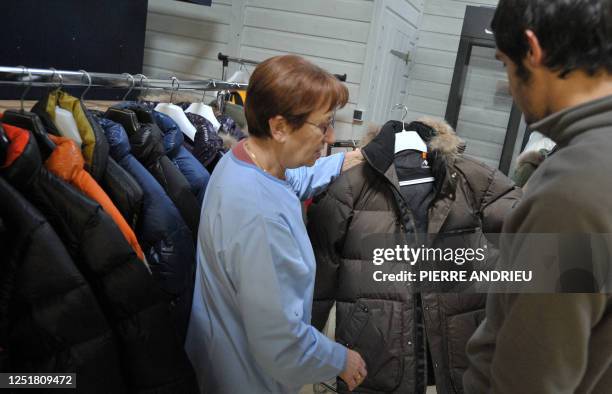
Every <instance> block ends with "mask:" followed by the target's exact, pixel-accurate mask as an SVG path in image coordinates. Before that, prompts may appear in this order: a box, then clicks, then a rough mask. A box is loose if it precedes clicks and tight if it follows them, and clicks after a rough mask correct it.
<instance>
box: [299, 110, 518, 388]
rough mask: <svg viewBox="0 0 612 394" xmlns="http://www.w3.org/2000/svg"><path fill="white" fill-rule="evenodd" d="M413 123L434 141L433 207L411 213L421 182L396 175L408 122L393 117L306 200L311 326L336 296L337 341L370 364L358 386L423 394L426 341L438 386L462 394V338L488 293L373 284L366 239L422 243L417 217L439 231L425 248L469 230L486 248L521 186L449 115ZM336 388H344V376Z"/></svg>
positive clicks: (473, 241)
mask: <svg viewBox="0 0 612 394" xmlns="http://www.w3.org/2000/svg"><path fill="white" fill-rule="evenodd" d="M408 129H410V130H416V131H418V132H419V134H420V135H421V137H422V138H423V140H424V141H425V142H426V143H427V144H428V147H429V157H428V160H429V165H430V166H431V171H432V175H433V176H434V178H435V180H436V181H435V183H434V184H433V185H432V186H433V188H432V189H430V192H429V193H427V194H429V195H430V196H431V197H432V198H431V200H430V201H427V204H426V205H425V206H428V207H429V209H428V210H427V209H426V210H425V212H421V215H415V213H416V212H412V211H411V210H410V208H409V207H410V206H414V204H415V202H414V201H413V197H414V193H415V190H416V191H417V193H419V190H421V191H422V189H419V188H417V189H414V188H412V189H408V190H406V189H402V188H400V187H399V184H398V175H397V174H398V172H400V169H402V170H405V169H406V168H407V167H406V163H405V162H403V160H405V159H402V158H405V157H406V156H403V155H402V154H399V155H397V156H395V155H394V146H395V133H396V132H399V131H401V130H402V123H400V122H394V121H392V122H388V123H387V124H386V125H385V126H384V127H383V129H382V131H381V132H380V134H379V135H378V136H376V138H375V139H374V140H373V141H372V142H371V143H369V144H368V145H367V146H366V147H365V148H364V149H363V155H364V157H365V158H366V162H365V163H364V164H362V165H358V166H356V167H354V168H352V169H351V170H349V171H347V172H345V173H344V174H343V175H342V176H340V177H339V178H338V179H337V180H336V181H335V182H334V183H333V184H332V185H331V186H330V188H329V189H328V191H327V192H326V193H325V194H323V195H321V196H319V197H318V198H317V199H316V200H315V202H314V204H313V205H312V206H311V207H310V208H309V214H308V219H309V220H308V229H309V235H310V237H311V240H312V244H313V248H314V250H315V255H316V259H317V277H316V284H315V295H314V299H315V301H314V305H313V324H314V325H315V326H316V327H319V328H322V327H323V325H324V324H325V321H326V320H327V317H328V314H329V310H330V308H331V306H332V304H333V302H334V301H336V308H337V309H336V325H337V329H336V339H337V340H338V341H340V342H342V343H344V344H347V345H348V346H349V347H351V348H354V349H355V350H357V351H358V352H359V353H361V354H362V356H363V357H364V359H365V362H366V364H367V368H368V376H367V378H366V380H365V381H364V382H363V384H362V385H361V386H359V388H357V390H356V391H357V392H364V393H380V392H394V393H421V392H424V391H425V387H426V385H427V369H428V365H427V344H429V348H430V350H431V358H432V364H433V367H434V368H433V370H434V373H435V379H436V385H437V389H438V393H441V394H442V393H454V392H462V385H461V376H462V373H463V372H464V371H465V369H466V368H467V358H466V354H465V345H466V343H467V340H468V339H469V338H470V336H471V335H472V333H473V332H474V331H475V329H476V327H478V324H479V323H480V320H481V319H482V317H483V315H484V310H483V308H484V304H485V297H484V295H480V294H440V293H436V294H434V293H422V294H421V293H418V292H415V291H412V290H410V289H411V286H409V285H407V284H406V283H404V282H375V281H374V280H373V277H372V274H373V272H374V271H375V270H376V269H377V268H376V267H375V266H374V265H373V263H372V254H371V250H370V251H369V252H368V247H367V244H368V242H370V243H372V242H373V243H374V245H375V247H386V246H388V247H393V246H394V245H393V244H395V245H397V242H396V241H393V242H392V243H391V242H390V244H389V245H386V246H385V245H382V243H380V244H379V245H376V243H377V242H379V241H377V238H376V237H378V236H381V235H382V236H387V238H389V237H388V236H389V235H394V236H395V237H396V239H398V240H399V241H400V242H405V243H406V244H407V245H409V246H411V247H419V246H420V245H421V241H419V242H418V244H417V243H416V242H414V236H415V234H416V233H417V232H418V231H417V227H420V223H419V222H418V219H419V216H420V217H421V218H422V217H425V223H424V228H426V231H427V233H429V234H433V235H431V236H429V238H430V239H429V240H427V241H425V242H428V243H427V245H428V246H430V247H440V245H441V244H440V242H442V241H441V240H442V239H443V238H445V237H446V236H449V235H455V236H460V237H461V238H464V237H465V243H466V244H467V245H464V246H466V247H471V248H479V247H482V246H483V245H484V243H485V240H484V238H483V233H494V232H499V231H500V230H501V226H502V222H503V219H504V216H505V215H506V213H507V212H508V211H509V210H510V209H511V208H512V206H513V205H514V204H515V203H516V201H517V199H518V198H519V197H520V189H517V188H515V187H514V185H513V184H512V182H511V181H510V180H509V179H508V178H506V177H505V176H504V175H503V174H502V173H500V172H499V171H497V170H493V169H491V168H488V167H486V166H485V165H484V164H481V163H479V162H476V161H475V160H472V159H469V158H467V157H464V156H463V155H462V154H461V153H460V152H461V151H462V143H461V141H460V140H459V138H458V137H457V136H456V135H455V133H454V131H453V130H452V129H451V128H450V126H448V125H447V124H446V123H444V122H441V121H436V120H433V119H425V120H423V122H413V124H411V125H409V126H408ZM430 185H431V184H430ZM425 197H427V196H426V195H424V196H422V198H421V199H422V200H423V201H426V200H425V199H424V198H425ZM423 214H425V215H423ZM415 218H416V220H417V222H416V223H415ZM417 236H418V235H417ZM381 239H382V238H381ZM386 241H389V239H386ZM364 246H365V247H364ZM389 264H391V268H390V269H393V267H395V266H398V264H397V263H389ZM393 264H396V265H395V266H394V265H393ZM450 265H451V269H452V268H453V267H452V266H453V265H454V264H450ZM447 266H448V264H447ZM383 267H389V265H385V266H383ZM398 269H399V268H398ZM402 269H404V268H402ZM425 338H427V341H426V340H425ZM339 387H340V389H341V391H346V386H345V385H344V384H343V383H342V382H340V383H339Z"/></svg>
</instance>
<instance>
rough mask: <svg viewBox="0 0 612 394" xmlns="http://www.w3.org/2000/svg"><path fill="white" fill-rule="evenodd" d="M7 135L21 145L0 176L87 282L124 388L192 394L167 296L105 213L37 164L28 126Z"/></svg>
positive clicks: (190, 374)
mask: <svg viewBox="0 0 612 394" xmlns="http://www.w3.org/2000/svg"><path fill="white" fill-rule="evenodd" d="M6 127H9V126H6ZM13 135H14V136H21V137H18V138H23V136H25V138H27V143H26V144H25V146H24V149H23V151H21V152H20V151H13V154H14V155H16V156H17V157H16V159H15V160H14V162H12V163H10V165H8V166H6V167H5V168H3V169H2V170H1V171H0V174H1V175H2V176H4V178H5V179H7V180H8V181H9V183H11V184H12V185H13V186H15V187H16V188H17V189H18V190H20V191H21V192H22V193H23V194H25V195H27V196H28V198H29V200H30V201H31V202H32V203H33V204H34V205H35V206H36V207H37V208H38V209H39V210H40V211H41V212H42V213H43V214H44V215H45V217H47V219H48V220H49V222H50V223H51V224H52V226H53V228H54V229H55V231H56V232H57V234H58V235H59V237H60V238H61V240H62V242H63V244H64V245H65V246H66V249H67V250H68V252H69V253H70V255H71V257H72V258H73V260H74V262H75V264H76V265H77V267H78V269H79V270H80V271H81V272H82V273H83V276H84V277H85V279H86V280H87V281H88V282H89V283H90V285H91V286H92V288H93V290H94V294H95V296H96V298H97V299H98V302H99V304H100V306H101V308H102V311H103V312H104V314H105V315H106V318H107V319H108V321H109V322H110V325H111V327H112V328H113V331H114V333H115V335H116V337H117V340H118V341H119V349H120V362H121V371H122V374H123V376H124V377H125V379H126V386H127V387H128V390H129V391H130V392H139V393H162V392H164V393H176V392H195V391H196V390H197V386H196V381H195V376H194V373H193V368H192V367H191V364H190V363H189V360H188V359H187V355H186V354H185V351H184V350H183V346H182V343H181V341H180V340H179V339H178V335H177V333H176V329H175V327H174V324H173V322H172V318H171V316H170V307H169V302H168V297H167V296H165V295H164V293H163V292H162V291H161V289H160V288H159V287H158V286H157V284H156V283H155V282H154V281H153V278H152V277H151V275H150V274H149V272H148V270H147V268H146V267H145V265H144V264H143V263H142V262H141V261H140V260H139V259H138V257H137V256H136V254H135V253H134V251H133V250H132V248H131V247H130V246H129V244H128V243H127V241H126V240H125V238H124V237H123V235H122V234H121V232H120V231H119V229H118V228H117V226H116V225H115V223H114V222H113V220H112V219H111V217H110V216H108V215H107V214H106V213H105V212H104V211H103V210H102V208H101V207H100V206H99V205H98V204H96V203H94V202H93V201H91V200H90V199H89V198H87V197H85V196H83V195H82V194H80V193H79V192H78V191H77V190H76V189H74V188H72V187H71V186H69V185H67V184H66V183H64V182H63V181H61V180H60V179H58V178H57V177H55V176H54V175H53V174H51V173H49V172H48V171H47V170H46V169H45V168H44V167H43V166H42V162H41V160H40V155H39V153H38V148H37V144H36V141H35V140H34V139H33V138H32V137H31V135H30V133H29V132H28V131H25V130H21V129H17V128H13ZM14 145H15V144H11V149H16V147H15V146H14ZM79 321H80V322H81V324H86V323H88V322H87V320H82V319H79ZM71 324H74V322H71Z"/></svg>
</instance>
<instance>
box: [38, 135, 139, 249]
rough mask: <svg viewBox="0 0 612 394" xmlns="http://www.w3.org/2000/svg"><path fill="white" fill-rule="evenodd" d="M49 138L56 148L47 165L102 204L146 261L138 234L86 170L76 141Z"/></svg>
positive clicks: (50, 169)
mask: <svg viewBox="0 0 612 394" xmlns="http://www.w3.org/2000/svg"><path fill="white" fill-rule="evenodd" d="M49 138H51V140H53V142H54V143H55V144H56V148H55V150H54V151H53V153H52V154H51V156H49V158H48V159H47V161H46V162H45V167H46V168H47V169H48V170H49V171H51V172H52V173H54V174H55V175H57V176H58V177H60V178H61V179H63V180H64V181H66V182H68V183H70V184H71V185H73V186H74V187H76V188H77V189H79V190H80V191H82V192H83V193H84V194H86V195H87V196H88V197H89V198H91V199H93V200H94V201H96V202H97V203H98V204H100V205H101V206H102V208H103V209H104V211H105V212H106V213H108V214H109V215H110V217H111V218H112V219H113V221H114V222H115V224H117V227H119V230H121V232H122V233H123V236H124V237H125V239H126V240H127V241H128V242H129V244H130V245H131V246H132V249H134V252H136V254H137V255H138V258H139V259H140V260H142V261H144V254H143V253H142V249H141V248H140V245H139V244H138V240H137V239H136V235H135V234H134V231H133V230H132V228H131V227H130V226H129V225H128V224H127V222H126V221H125V219H124V218H123V216H121V213H119V210H118V209H117V207H115V204H113V202H112V201H111V199H110V198H109V197H108V195H107V194H106V192H104V190H103V189H102V188H101V187H100V185H98V183H97V182H96V181H95V180H94V179H93V178H92V176H91V175H89V173H88V172H87V171H85V168H84V167H85V160H84V159H83V155H82V153H81V150H80V149H79V148H78V147H77V145H76V144H75V143H74V141H72V140H70V139H68V138H65V137H58V136H54V135H51V134H49Z"/></svg>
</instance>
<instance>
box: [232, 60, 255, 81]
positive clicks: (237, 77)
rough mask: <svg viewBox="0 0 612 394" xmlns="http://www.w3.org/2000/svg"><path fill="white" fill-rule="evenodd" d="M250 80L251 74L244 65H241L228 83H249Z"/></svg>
mask: <svg viewBox="0 0 612 394" xmlns="http://www.w3.org/2000/svg"><path fill="white" fill-rule="evenodd" d="M250 78H251V74H249V72H248V70H247V69H246V67H245V66H244V63H240V68H239V69H238V70H237V71H236V72H235V73H233V74H232V76H231V77H230V78H229V79H228V80H227V82H238V83H249V79H250Z"/></svg>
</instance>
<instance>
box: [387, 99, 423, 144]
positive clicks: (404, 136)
mask: <svg viewBox="0 0 612 394" xmlns="http://www.w3.org/2000/svg"><path fill="white" fill-rule="evenodd" d="M398 108H403V109H404V115H403V116H402V131H401V132H400V133H395V150H394V152H393V153H396V154H397V153H398V152H401V151H404V150H407V149H412V150H418V151H420V152H427V144H425V142H424V141H423V139H422V138H421V136H420V135H419V133H417V132H416V131H412V130H411V131H406V124H405V123H404V119H405V118H406V115H408V107H406V106H405V105H403V104H396V105H394V106H393V109H398Z"/></svg>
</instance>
